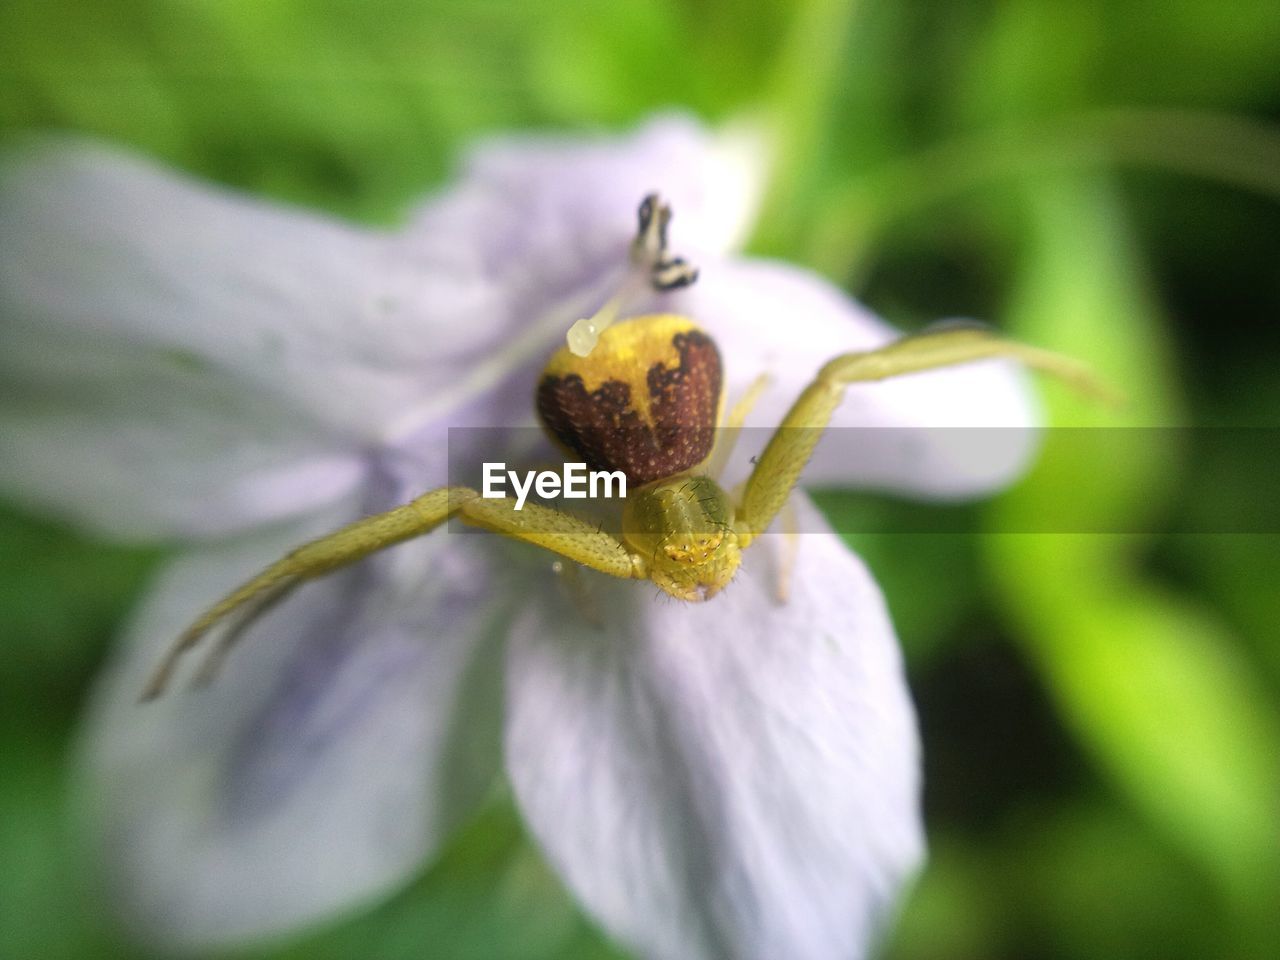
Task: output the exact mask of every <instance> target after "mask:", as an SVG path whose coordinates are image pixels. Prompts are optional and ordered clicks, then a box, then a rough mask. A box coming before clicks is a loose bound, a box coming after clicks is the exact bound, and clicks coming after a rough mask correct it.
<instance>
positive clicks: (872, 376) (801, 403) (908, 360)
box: [738, 328, 1116, 546]
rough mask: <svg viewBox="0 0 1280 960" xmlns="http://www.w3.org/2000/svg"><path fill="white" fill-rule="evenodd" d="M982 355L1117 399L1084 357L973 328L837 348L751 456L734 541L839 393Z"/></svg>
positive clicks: (760, 512) (754, 531) (816, 434)
mask: <svg viewBox="0 0 1280 960" xmlns="http://www.w3.org/2000/svg"><path fill="white" fill-rule="evenodd" d="M988 357H1009V358H1011V359H1014V360H1020V361H1021V362H1022V363H1024V364H1026V365H1027V366H1028V367H1031V368H1033V369H1035V370H1040V371H1043V372H1045V373H1049V374H1052V375H1053V376H1055V377H1058V378H1059V379H1061V380H1064V381H1066V382H1067V383H1068V384H1070V385H1072V386H1074V387H1076V388H1077V389H1080V390H1082V391H1084V392H1086V393H1089V394H1093V395H1094V396H1096V397H1100V398H1103V399H1107V400H1112V401H1114V400H1115V399H1116V398H1115V395H1114V393H1112V392H1111V391H1110V390H1108V389H1107V388H1106V386H1104V385H1103V384H1102V383H1101V382H1100V381H1099V380H1098V379H1097V378H1096V377H1095V376H1094V375H1093V373H1092V372H1091V371H1090V370H1089V368H1088V367H1086V366H1085V365H1084V364H1081V363H1079V362H1077V361H1075V360H1072V359H1070V358H1069V357H1064V356H1060V355H1059V354H1056V353H1051V352H1049V351H1047V350H1040V349H1037V348H1036V347H1029V346H1025V345H1024V344H1021V343H1015V342H1013V341H1011V340H1002V339H1000V338H999V337H997V336H995V335H994V334H992V333H989V332H987V331H985V330H979V329H972V328H960V329H950V330H938V331H934V332H926V333H921V334H918V335H916V336H912V337H904V338H903V339H901V340H898V341H895V342H894V343H891V344H889V345H888V346H886V347H881V348H880V349H878V350H868V351H866V352H863V353H846V354H842V355H841V356H838V357H836V358H835V359H834V360H831V361H830V362H829V363H827V364H826V366H824V367H823V368H822V369H821V370H820V371H818V375H817V377H815V378H814V381H813V382H812V383H811V384H809V386H808V387H806V388H805V390H804V392H802V393H801V394H800V396H799V398H798V399H797V400H796V402H795V403H794V404H792V406H791V409H790V410H789V411H788V412H787V415H786V417H784V418H783V421H782V425H781V426H780V427H779V428H778V430H777V432H776V433H774V435H773V436H772V437H771V438H770V440H769V443H768V445H767V446H766V447H765V449H764V453H762V454H761V455H760V459H759V460H758V461H757V462H756V467H755V469H754V470H753V471H752V472H751V477H750V479H748V481H747V488H746V493H745V494H744V496H743V498H742V508H741V509H740V510H739V511H738V518H739V523H738V526H739V542H740V543H741V545H742V546H746V545H747V544H748V543H750V542H751V540H752V539H753V538H754V537H755V536H757V535H758V534H760V533H763V532H764V531H765V530H766V529H767V528H768V527H769V524H771V523H772V522H773V519H774V517H776V516H777V514H778V511H779V510H780V509H781V508H782V505H783V504H784V503H785V502H786V500H787V497H788V496H789V495H790V493H791V490H792V489H793V488H794V487H795V485H796V482H797V481H798V480H799V478H800V471H801V470H803V469H804V466H805V464H806V463H808V462H809V457H810V456H811V455H812V453H813V448H814V447H815V446H816V445H817V443H818V440H819V439H820V438H821V436H822V432H823V430H825V429H826V426H827V424H828V423H830V421H831V415H832V414H833V413H834V412H835V409H836V407H838V406H839V405H840V401H841V400H842V399H844V391H845V387H847V386H848V385H849V384H851V383H860V382H865V381H870V380H885V379H888V378H889V377H898V376H902V375H903V374H907V373H917V372H919V371H922V370H933V369H936V368H938V367H950V366H955V365H957V364H962V363H970V362H972V361H974V360H983V359H986V358H988Z"/></svg>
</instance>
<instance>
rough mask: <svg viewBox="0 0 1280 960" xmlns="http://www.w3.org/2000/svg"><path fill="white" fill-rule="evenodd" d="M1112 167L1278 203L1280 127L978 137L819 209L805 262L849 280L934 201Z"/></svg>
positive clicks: (846, 190) (1225, 122) (1082, 122)
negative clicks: (1223, 186) (1034, 177)
mask: <svg viewBox="0 0 1280 960" xmlns="http://www.w3.org/2000/svg"><path fill="white" fill-rule="evenodd" d="M1119 164H1132V165H1135V166H1145V167H1154V168H1158V169H1164V170H1170V171H1174V172H1178V173H1184V174H1189V175H1192V176H1199V177H1206V178H1208V179H1212V180H1218V181H1221V182H1223V183H1228V184H1231V185H1234V186H1237V187H1241V188H1244V189H1247V190H1254V191H1257V192H1259V193H1262V194H1266V195H1268V196H1271V197H1274V198H1276V199H1280V131H1276V130H1273V129H1270V128H1268V127H1264V126H1261V125H1259V124H1257V123H1254V122H1252V121H1250V120H1246V119H1243V118H1239V117H1233V116H1227V115H1222V114H1212V113H1197V112H1192V111H1182V110H1159V111H1151V110H1108V111H1103V112H1099V113H1091V114H1085V115H1078V116H1075V117H1070V118H1064V119H1059V120H1057V121H1054V122H1049V123H1043V124H1039V125H1035V126H1027V127H1009V128H1004V129H1000V130H995V131H988V132H984V133H983V134H981V135H979V136H974V137H970V138H967V139H964V140H959V141H954V142H951V143H946V144H942V145H940V146H938V147H935V148H933V149H930V150H927V151H925V152H924V153H921V154H918V155H916V156H914V157H911V158H908V159H905V160H903V161H901V162H899V163H895V164H893V165H892V166H890V167H887V168H884V169H881V170H879V171H876V172H873V173H869V174H867V175H865V176H863V177H860V178H858V179H857V180H855V181H853V182H852V183H848V184H847V185H845V186H844V187H843V188H842V189H840V190H839V191H838V192H837V193H836V195H835V196H833V197H832V198H831V199H830V202H829V203H827V204H825V205H824V206H823V208H822V210H823V212H822V213H821V215H820V218H818V219H816V220H815V222H814V229H813V230H812V232H811V233H810V235H809V236H810V239H809V241H808V243H807V245H806V249H805V251H804V253H805V255H804V259H805V261H806V262H808V263H810V264H813V265H814V266H816V267H817V268H818V269H820V270H823V271H824V272H826V273H827V274H829V275H831V276H848V275H849V274H850V273H852V272H853V271H854V270H856V269H857V267H858V265H859V264H860V263H861V261H862V260H863V258H864V257H865V256H866V254H867V252H868V251H869V250H870V249H871V248H872V246H873V245H874V244H875V242H876V240H877V238H878V236H879V234H880V233H881V232H883V231H884V230H885V229H886V228H887V227H888V226H889V225H890V224H891V223H893V222H894V221H895V220H900V219H902V218H904V217H907V216H910V215H912V214H915V213H917V212H919V211H920V210H922V209H925V208H927V207H929V206H930V205H932V204H935V203H938V202H940V201H943V200H947V199H950V198H952V197H956V196H959V195H961V194H964V193H965V192H967V191H969V190H972V189H974V188H976V187H980V186H982V185H984V184H987V183H989V182H991V181H995V180H999V179H1002V178H1005V177H1010V176H1019V175H1023V174H1026V173H1028V172H1034V171H1037V170H1061V169H1064V168H1078V167H1104V166H1113V165H1119Z"/></svg>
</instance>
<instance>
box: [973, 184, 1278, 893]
mask: <svg viewBox="0 0 1280 960" xmlns="http://www.w3.org/2000/svg"><path fill="white" fill-rule="evenodd" d="M1026 193H1027V212H1028V218H1029V222H1030V225H1031V231H1030V232H1031V237H1032V243H1031V246H1030V252H1029V255H1028V258H1027V260H1026V262H1025V263H1024V264H1023V269H1022V273H1021V278H1020V285H1019V289H1018V292H1017V295H1016V296H1015V298H1014V302H1013V306H1012V307H1011V310H1010V318H1009V326H1010V329H1011V331H1012V332H1014V333H1015V334H1016V335H1018V336H1020V337H1022V338H1024V339H1027V340H1030V341H1032V342H1035V343H1037V344H1041V345H1044V346H1048V347H1051V348H1054V349H1060V350H1064V351H1066V352H1069V353H1073V354H1075V355H1077V356H1080V357H1083V358H1085V359H1087V360H1088V361H1090V362H1092V363H1095V364H1096V365H1097V366H1098V368H1099V369H1100V370H1101V371H1102V372H1103V374H1104V375H1106V376H1108V377H1110V378H1111V379H1112V380H1113V382H1116V383H1118V384H1120V385H1121V386H1122V387H1123V388H1124V389H1125V390H1126V391H1127V392H1128V393H1129V395H1130V398H1131V406H1130V408H1129V410H1128V411H1126V412H1125V414H1124V416H1125V417H1126V419H1127V420H1128V422H1130V423H1138V424H1142V423H1152V422H1155V423H1160V422H1174V423H1176V421H1177V417H1178V414H1177V411H1176V407H1175V404H1174V401H1173V399H1172V398H1173V389H1172V387H1171V382H1170V378H1169V375H1168V374H1167V372H1166V370H1167V359H1166V347H1165V343H1164V339H1163V336H1162V334H1161V331H1160V327H1159V317H1158V313H1157V311H1156V310H1155V309H1154V307H1153V306H1152V305H1151V304H1150V302H1149V300H1148V298H1147V296H1146V294H1145V292H1144V290H1143V287H1142V282H1141V271H1140V269H1139V268H1138V267H1137V264H1136V261H1135V257H1134V254H1133V251H1132V250H1131V248H1130V246H1129V243H1128V239H1127V237H1126V235H1125V232H1124V230H1123V226H1122V225H1123V222H1124V215H1123V210H1122V209H1121V208H1120V207H1119V206H1118V204H1116V202H1115V201H1114V198H1113V196H1112V195H1111V194H1110V193H1109V191H1107V190H1106V189H1105V187H1104V185H1103V184H1102V183H1100V182H1099V181H1097V180H1095V179H1086V178H1075V179H1052V178H1044V179H1042V180H1037V181H1035V182H1033V183H1028V185H1027V188H1026ZM1046 392H1047V393H1049V394H1050V404H1049V406H1050V411H1051V412H1050V422H1052V423H1059V424H1060V423H1064V422H1065V423H1091V424H1096V425H1100V426H1101V425H1104V424H1110V426H1108V429H1113V430H1114V429H1117V428H1116V426H1115V424H1116V422H1117V421H1116V417H1117V414H1115V413H1108V412H1106V411H1100V410H1096V409H1090V408H1088V407H1086V406H1085V405H1083V404H1082V402H1081V401H1080V400H1079V399H1077V398H1073V397H1070V396H1068V395H1066V394H1064V393H1063V392H1062V391H1060V390H1057V389H1055V390H1052V391H1046ZM1046 444H1047V450H1046V455H1045V457H1044V459H1043V461H1042V462H1041V463H1040V465H1039V466H1038V467H1037V469H1036V470H1035V471H1034V473H1033V475H1032V476H1031V478H1030V479H1029V480H1028V481H1026V482H1024V483H1023V484H1021V485H1020V486H1019V487H1018V488H1017V489H1015V490H1014V491H1013V492H1011V493H1010V494H1009V495H1007V496H1006V497H1005V498H1003V499H1002V500H1001V501H1000V503H999V504H998V507H997V509H996V510H995V511H994V512H993V515H992V517H993V519H992V522H993V528H994V529H997V530H1000V529H1019V523H1020V522H1023V521H1022V520H1020V519H1019V518H1024V519H1025V518H1027V517H1035V516H1036V515H1037V514H1038V513H1050V512H1053V511H1056V510H1057V508H1058V504H1059V502H1060V501H1061V499H1062V498H1063V497H1066V496H1074V498H1075V499H1076V500H1077V501H1080V502H1083V503H1085V504H1086V505H1087V506H1086V508H1085V510H1086V515H1087V516H1089V517H1091V518H1092V519H1093V520H1095V521H1099V522H1110V523H1112V524H1115V525H1116V526H1115V528H1116V529H1131V527H1127V526H1124V524H1126V523H1127V522H1129V521H1131V520H1132V518H1134V517H1148V518H1151V517H1158V511H1159V509H1160V506H1161V503H1162V501H1163V500H1164V491H1165V490H1167V488H1168V483H1169V480H1170V478H1171V477H1172V476H1173V475H1174V470H1175V467H1174V464H1175V462H1176V461H1175V460H1174V459H1172V458H1173V456H1174V451H1172V450H1169V451H1161V450H1160V449H1159V447H1158V445H1152V444H1149V443H1148V444H1138V445H1135V446H1136V447H1137V448H1138V450H1139V452H1138V453H1136V454H1135V455H1134V456H1133V457H1130V458H1127V459H1126V458H1123V457H1121V458H1118V459H1117V458H1116V457H1114V456H1112V457H1108V458H1107V459H1106V460H1102V461H1100V460H1097V459H1095V458H1093V457H1090V456H1088V455H1087V453H1085V454H1083V455H1082V453H1081V451H1080V450H1078V449H1073V450H1071V451H1069V452H1068V453H1067V454H1065V455H1057V456H1055V453H1054V447H1053V437H1052V432H1050V436H1049V438H1048V440H1047V441H1046ZM1143 543H1144V539H1143V538H1137V537H1128V536H1105V535H1079V534H1075V535H1068V534H1062V535H1056V536H1054V535H1046V536H1016V535H1009V534H1005V535H993V536H989V537H988V538H987V540H986V550H987V553H988V556H989V558H990V566H991V569H992V572H993V574H994V576H995V578H996V581H997V582H998V583H999V585H1000V587H1001V589H1002V591H1003V595H1004V598H1005V603H1006V605H1007V608H1008V610H1009V613H1010V615H1011V616H1013V617H1014V618H1015V620H1016V621H1017V622H1018V624H1019V626H1020V628H1021V629H1020V636H1022V637H1023V638H1024V639H1025V641H1026V642H1027V644H1028V649H1029V651H1030V652H1031V654H1032V656H1033V657H1034V658H1035V660H1036V662H1038V663H1039V664H1040V665H1041V669H1042V670H1043V671H1044V673H1045V676H1046V678H1047V679H1048V680H1049V682H1050V685H1051V689H1052V691H1053V693H1054V695H1055V696H1056V697H1057V698H1058V700H1059V703H1060V705H1061V708H1062V710H1063V711H1064V713H1065V715H1066V716H1067V718H1068V720H1069V722H1070V723H1071V724H1072V725H1073V726H1074V728H1075V729H1076V730H1077V732H1078V733H1079V735H1080V736H1081V738H1082V739H1083V741H1084V743H1085V744H1087V746H1088V747H1089V748H1090V749H1091V750H1092V751H1093V752H1094V753H1095V755H1096V756H1097V757H1098V759H1099V760H1100V762H1101V763H1102V764H1103V765H1104V767H1105V769H1107V770H1108V771H1109V773H1110V774H1111V776H1112V777H1114V778H1115V780H1116V782H1117V784H1119V785H1120V786H1121V787H1122V788H1124V789H1125V790H1126V791H1128V793H1129V795H1130V796H1131V797H1132V798H1133V799H1134V800H1135V802H1137V803H1138V804H1139V805H1140V806H1141V808H1142V809H1144V810H1145V811H1147V813H1148V815H1149V816H1151V817H1152V819H1153V821H1154V822H1156V823H1158V824H1160V825H1161V826H1162V827H1163V828H1164V829H1165V830H1167V831H1168V832H1169V835H1170V836H1171V837H1172V838H1173V839H1175V841H1176V842H1178V843H1179V844H1181V845H1182V846H1183V847H1184V848H1185V849H1186V850H1188V851H1189V852H1190V853H1192V854H1194V855H1195V856H1196V857H1198V858H1199V859H1200V861H1201V862H1202V863H1203V864H1204V866H1205V867H1206V868H1207V869H1208V870H1210V871H1211V873H1212V874H1213V875H1214V876H1215V877H1216V878H1217V880H1218V882H1219V883H1220V885H1221V887H1222V889H1224V890H1225V891H1227V892H1228V893H1229V894H1230V895H1231V896H1233V897H1234V898H1235V900H1236V902H1237V905H1238V906H1241V908H1242V909H1249V908H1251V907H1252V906H1256V904H1254V903H1253V898H1256V897H1258V896H1259V891H1266V890H1269V889H1270V886H1269V884H1270V883H1272V882H1274V881H1275V880H1276V878H1278V877H1280V849H1277V846H1276V844H1275V835H1276V834H1275V815H1276V804H1277V800H1280V722H1278V721H1277V717H1276V715H1275V711H1274V710H1273V709H1272V707H1271V706H1270V705H1269V704H1268V703H1267V701H1266V699H1265V697H1264V695H1263V694H1262V691H1261V690H1260V689H1259V687H1258V685H1257V684H1256V682H1255V681H1254V680H1253V678H1252V677H1250V676H1249V674H1248V672H1247V670H1246V669H1244V666H1243V664H1242V663H1241V661H1240V659H1239V656H1238V653H1237V650H1236V645H1235V643H1234V641H1233V639H1232V638H1231V637H1230V635H1229V634H1228V633H1227V632H1226V631H1225V630H1224V629H1223V628H1222V626H1221V624H1220V622H1219V621H1218V620H1217V619H1216V618H1215V617H1214V616H1213V615H1212V614H1211V613H1210V612H1209V611H1206V610H1204V609H1202V608H1200V607H1198V606H1196V605H1195V604H1194V603H1191V602H1188V601H1185V600H1182V599H1180V598H1178V597H1176V596H1173V595H1171V594H1170V593H1169V592H1168V591H1167V590H1164V589H1161V588H1160V587H1158V586H1156V585H1154V584H1152V583H1150V582H1149V581H1148V580H1147V579H1146V578H1144V577H1143V576H1142V574H1141V573H1140V572H1139V557H1140V555H1139V553H1138V551H1139V550H1140V549H1141V548H1142V547H1143Z"/></svg>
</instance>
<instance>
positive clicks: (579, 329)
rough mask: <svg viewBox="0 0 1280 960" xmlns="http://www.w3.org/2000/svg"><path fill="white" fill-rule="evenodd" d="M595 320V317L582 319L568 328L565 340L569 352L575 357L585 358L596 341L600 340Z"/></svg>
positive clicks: (593, 347)
mask: <svg viewBox="0 0 1280 960" xmlns="http://www.w3.org/2000/svg"><path fill="white" fill-rule="evenodd" d="M595 320H596V318H595V317H583V318H582V319H581V320H576V321H574V324H573V326H571V327H570V328H569V332H568V334H567V335H566V336H565V339H566V340H567V341H568V343H569V352H570V353H572V354H573V355H574V356H575V357H585V356H587V355H589V354H590V353H591V351H592V350H594V349H595V347H596V341H597V340H599V339H600V330H599V329H598V328H597V327H596V322H595Z"/></svg>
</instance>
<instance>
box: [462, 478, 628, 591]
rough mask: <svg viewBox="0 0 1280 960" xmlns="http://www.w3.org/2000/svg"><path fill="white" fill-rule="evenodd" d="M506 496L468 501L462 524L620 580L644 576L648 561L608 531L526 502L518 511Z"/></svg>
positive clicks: (557, 511) (549, 508)
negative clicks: (553, 554)
mask: <svg viewBox="0 0 1280 960" xmlns="http://www.w3.org/2000/svg"><path fill="white" fill-rule="evenodd" d="M515 505H516V502H515V501H514V500H512V499H511V498H510V497H495V498H492V499H474V500H468V501H467V502H466V503H464V504H463V505H462V509H461V511H460V515H461V518H462V520H463V521H464V522H465V523H469V524H472V525H473V526H477V527H483V528H484V529H485V530H491V531H492V532H494V533H500V534H502V535H503V536H507V537H511V538H512V539H514V540H523V541H524V542H525V543H532V544H534V545H535V546H539V547H542V548H543V549H545V550H550V551H551V552H552V553H558V554H559V555H560V556H562V557H564V558H565V559H567V560H573V561H575V562H577V563H580V564H582V565H583V566H584V567H590V568H591V569H592V570H599V571H600V572H601V573H607V574H609V575H610V576H614V577H621V578H623V579H631V578H633V577H634V578H636V579H639V580H644V579H647V577H648V575H649V574H648V564H647V563H646V562H645V559H644V558H643V557H641V556H640V555H638V554H635V553H632V552H631V551H630V550H628V549H627V547H626V546H625V545H624V544H623V543H622V541H621V540H619V539H618V538H617V537H615V536H614V535H613V534H611V533H606V532H605V531H603V530H601V529H599V528H598V527H596V526H595V525H594V524H591V523H588V522H587V521H585V520H581V519H579V518H578V517H575V516H573V515H572V514H568V513H562V512H561V511H559V510H554V509H552V508H551V507H544V506H541V505H540V504H536V503H526V504H525V505H524V508H523V509H521V510H517V509H516V506H515Z"/></svg>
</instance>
